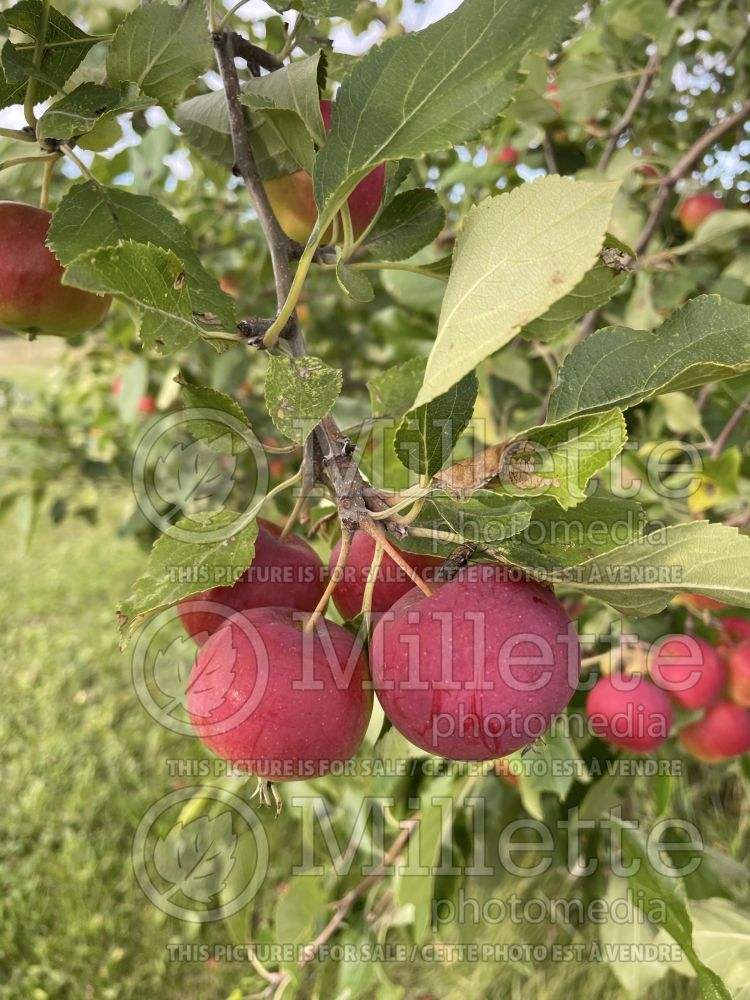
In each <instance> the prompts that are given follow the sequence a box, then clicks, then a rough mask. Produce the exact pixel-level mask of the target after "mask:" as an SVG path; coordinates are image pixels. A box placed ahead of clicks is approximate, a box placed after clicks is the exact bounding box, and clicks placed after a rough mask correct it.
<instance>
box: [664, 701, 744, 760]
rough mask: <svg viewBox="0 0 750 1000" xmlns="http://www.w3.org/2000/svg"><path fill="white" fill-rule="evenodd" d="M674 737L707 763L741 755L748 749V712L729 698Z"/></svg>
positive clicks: (713, 706) (712, 707)
mask: <svg viewBox="0 0 750 1000" xmlns="http://www.w3.org/2000/svg"><path fill="white" fill-rule="evenodd" d="M677 738H678V740H679V741H680V743H681V744H682V746H683V747H685V749H686V750H688V751H689V752H690V753H691V754H692V755H693V756H694V757H697V758H698V760H702V761H705V762H706V763H713V762H714V761H718V760H729V759H731V758H732V757H740V756H741V755H742V754H744V753H747V752H748V750H750V712H748V711H747V710H746V709H744V708H742V707H741V706H740V705H733V704H732V702H730V701H720V702H718V703H717V704H716V705H712V706H711V708H709V709H708V710H707V711H706V714H705V715H704V716H703V718H702V719H699V720H698V721H697V722H693V723H691V724H690V725H689V726H685V727H684V729H681V730H680V731H679V733H678V734H677Z"/></svg>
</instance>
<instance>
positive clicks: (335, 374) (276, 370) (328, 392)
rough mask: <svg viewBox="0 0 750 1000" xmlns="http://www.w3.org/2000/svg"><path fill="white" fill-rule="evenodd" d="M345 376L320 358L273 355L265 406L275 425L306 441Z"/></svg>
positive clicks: (302, 441) (329, 404)
mask: <svg viewBox="0 0 750 1000" xmlns="http://www.w3.org/2000/svg"><path fill="white" fill-rule="evenodd" d="M342 380H343V376H342V373H341V372H340V371H339V370H338V369H336V368H330V367H329V366H328V365H327V364H326V363H325V362H324V361H321V360H320V358H313V357H302V358H291V357H288V356H287V355H274V354H272V355H271V356H270V357H269V359H268V372H267V374H266V406H267V407H268V412H269V414H270V415H271V420H273V422H274V424H275V426H276V427H277V428H278V429H279V430H280V431H281V433H282V434H284V435H285V436H286V437H288V438H289V440H290V441H295V442H296V443H297V444H304V443H305V441H306V440H307V438H308V437H309V436H310V434H311V433H312V431H313V430H314V428H315V427H316V426H317V424H319V423H320V421H321V420H322V419H323V417H324V416H325V415H326V414H327V413H328V412H329V410H330V409H331V407H332V406H333V404H334V403H335V402H336V400H337V399H338V397H339V393H340V392H341V385H342Z"/></svg>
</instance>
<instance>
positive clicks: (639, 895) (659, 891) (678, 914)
mask: <svg viewBox="0 0 750 1000" xmlns="http://www.w3.org/2000/svg"><path fill="white" fill-rule="evenodd" d="M622 837H623V861H624V863H625V865H626V866H627V868H628V869H629V870H630V871H632V874H630V875H629V876H628V881H629V882H630V886H631V888H632V890H633V899H634V902H635V903H636V905H637V906H638V907H639V908H640V909H641V910H643V911H644V912H645V913H648V914H649V917H650V919H651V920H652V921H653V922H654V923H658V924H659V926H661V927H663V928H664V930H665V931H666V932H667V933H668V934H669V935H670V937H672V938H673V939H674V940H675V941H676V942H677V944H678V945H679V946H680V948H681V949H682V951H683V952H684V955H685V958H687V960H688V961H689V962H690V964H691V965H692V966H693V968H694V969H695V973H696V976H697V977H698V984H699V986H700V988H701V994H702V996H703V998H704V1000H732V994H731V993H730V992H729V990H728V989H727V988H726V986H725V985H724V983H723V982H722V981H721V978H720V977H719V976H718V975H717V974H716V973H715V972H714V971H713V970H712V969H709V968H708V966H707V965H705V964H704V963H703V962H702V961H701V960H700V958H699V957H698V955H697V953H696V951H695V947H694V945H693V924H692V921H691V919H690V914H689V913H688V909H687V906H686V900H685V894H684V887H683V883H682V879H680V878H679V877H678V876H677V873H676V872H674V873H672V874H670V875H667V874H666V873H662V872H660V871H657V869H656V868H655V867H654V866H653V865H652V863H651V853H650V845H649V844H647V843H646V841H645V838H644V837H643V835H642V834H641V833H639V832H637V831H635V830H633V829H630V828H628V827H626V826H625V825H624V824H623V827H622ZM660 913H663V914H664V916H663V918H662V919H659V918H658V916H657V914H660Z"/></svg>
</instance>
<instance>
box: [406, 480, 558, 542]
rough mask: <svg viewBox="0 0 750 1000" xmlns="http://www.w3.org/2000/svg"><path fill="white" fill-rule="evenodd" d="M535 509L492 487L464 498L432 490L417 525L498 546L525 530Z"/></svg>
mask: <svg viewBox="0 0 750 1000" xmlns="http://www.w3.org/2000/svg"><path fill="white" fill-rule="evenodd" d="M558 509H559V508H558ZM532 510H533V508H532V507H531V506H530V505H529V504H527V503H526V502H525V501H524V500H513V499H511V498H509V497H506V496H499V495H498V494H497V493H492V492H490V491H489V490H478V491H477V492H476V493H474V494H472V496H470V497H466V498H465V499H463V500H456V499H454V498H453V497H451V496H448V494H447V493H437V494H434V493H432V494H430V496H428V497H427V499H426V500H425V504H424V508H423V509H422V511H421V513H420V514H419V517H418V518H417V519H416V521H415V524H416V525H417V526H419V527H422V526H429V527H432V528H437V529H442V530H444V531H452V532H454V533H455V534H457V535H460V536H461V538H462V539H463V540H464V541H466V542H473V543H475V544H477V545H482V546H494V545H497V544H498V543H500V542H502V541H503V540H504V539H506V538H510V537H511V536H512V535H516V534H518V532H519V531H523V530H524V528H526V526H527V525H528V524H529V521H530V520H531V517H532Z"/></svg>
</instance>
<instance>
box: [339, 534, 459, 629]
mask: <svg viewBox="0 0 750 1000" xmlns="http://www.w3.org/2000/svg"><path fill="white" fill-rule="evenodd" d="M340 551H341V542H340V541H339V542H336V544H335V545H334V547H333V552H332V553H331V559H330V562H329V563H328V572H329V574H330V573H332V572H333V568H334V566H335V565H336V560H337V559H338V557H339V552H340ZM374 554H375V542H374V541H373V539H372V538H370V536H369V535H368V534H366V533H365V532H364V531H358V532H357V533H356V534H355V536H354V538H353V539H352V544H351V548H350V549H349V556H348V558H347V562H346V568H345V569H344V576H343V578H342V579H341V581H340V582H339V584H338V585H337V587H336V589H335V590H334V592H333V603H334V604H335V605H336V607H337V608H338V610H339V612H340V613H341V616H342V617H343V618H346V619H347V620H350V619H352V618H356V616H357V615H358V614H359V613H360V611H361V610H362V599H363V597H364V596H365V586H366V584H367V576H368V573H369V570H370V566H371V565H372V558H373V556H374ZM402 555H403V557H404V559H405V560H406V561H407V562H408V563H409V565H410V566H413V567H414V569H415V570H416V571H417V573H418V574H419V575H420V576H421V577H422V579H423V580H427V581H428V582H431V581H432V580H433V579H434V578H435V572H436V570H437V568H438V566H440V565H441V563H442V560H441V559H436V558H435V557H434V556H422V555H415V554H414V553H413V552H404V553H402ZM413 586H414V584H413V583H412V581H411V580H410V579H409V577H408V576H407V575H406V573H404V571H403V570H402V569H401V567H400V566H398V565H396V563H395V562H394V561H393V559H391V557H390V556H389V555H386V553H383V558H382V561H381V563H380V567H379V569H378V575H377V578H376V581H375V586H374V587H373V590H372V612H373V614H381V613H382V612H383V611H387V610H388V608H390V607H392V606H393V605H394V604H395V603H396V601H398V600H399V599H400V598H402V597H403V596H404V594H408V593H409V591H410V590H411V589H412V587H413Z"/></svg>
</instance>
